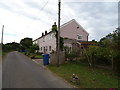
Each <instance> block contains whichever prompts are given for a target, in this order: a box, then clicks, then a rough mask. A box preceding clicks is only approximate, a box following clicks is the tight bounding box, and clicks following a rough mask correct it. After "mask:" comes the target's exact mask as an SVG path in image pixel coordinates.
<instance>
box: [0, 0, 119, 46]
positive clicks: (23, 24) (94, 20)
mask: <svg viewBox="0 0 120 90" xmlns="http://www.w3.org/2000/svg"><path fill="white" fill-rule="evenodd" d="M72 19H75V20H76V21H77V22H78V23H79V24H80V25H81V26H82V27H83V28H84V29H85V30H86V31H87V32H88V33H89V41H91V40H93V39H95V40H97V41H99V40H100V39H101V38H102V37H104V36H106V35H107V34H109V33H112V31H113V30H115V28H117V27H118V0H61V25H62V24H64V23H66V22H68V21H70V20H72ZM54 22H58V0H0V30H1V31H0V37H1V36H2V34H1V33H2V26H3V25H4V35H3V37H4V38H3V43H4V44H5V43H11V42H18V43H19V42H20V40H21V39H23V38H25V37H30V38H33V40H35V39H37V38H38V37H40V36H41V35H42V32H45V30H47V31H48V32H49V31H50V29H51V27H52V25H53V24H54Z"/></svg>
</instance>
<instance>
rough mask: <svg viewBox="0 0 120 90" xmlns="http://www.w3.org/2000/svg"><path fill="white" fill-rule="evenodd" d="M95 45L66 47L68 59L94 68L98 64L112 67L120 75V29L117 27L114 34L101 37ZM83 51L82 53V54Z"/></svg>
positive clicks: (114, 72)
mask: <svg viewBox="0 0 120 90" xmlns="http://www.w3.org/2000/svg"><path fill="white" fill-rule="evenodd" d="M94 42H95V43H96V44H95V45H92V46H88V48H85V47H83V49H82V50H80V51H79V50H77V49H76V50H74V51H73V50H72V51H71V50H70V49H69V47H64V50H65V55H66V59H69V60H70V61H73V60H75V59H77V60H79V61H81V62H82V63H86V64H89V65H90V66H91V67H92V68H94V67H95V66H96V65H99V66H105V67H109V68H111V69H112V71H113V74H117V75H120V67H119V64H120V29H119V28H117V29H116V30H115V31H114V32H113V33H112V34H111V33H110V34H108V35H107V36H105V37H103V38H101V39H100V41H99V42H96V41H95V40H94ZM81 53H82V55H80V54H81Z"/></svg>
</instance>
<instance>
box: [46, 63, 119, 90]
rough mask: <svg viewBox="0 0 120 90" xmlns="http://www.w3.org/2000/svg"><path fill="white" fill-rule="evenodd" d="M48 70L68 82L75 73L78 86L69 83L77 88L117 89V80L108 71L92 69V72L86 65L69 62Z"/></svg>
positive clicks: (50, 67)
mask: <svg viewBox="0 0 120 90" xmlns="http://www.w3.org/2000/svg"><path fill="white" fill-rule="evenodd" d="M48 68H49V69H50V70H51V71H53V72H54V73H56V74H57V75H58V76H60V77H62V78H64V79H65V80H67V81H68V82H70V80H71V76H72V74H73V73H75V74H76V75H77V76H78V77H79V79H80V84H79V85H77V84H75V83H72V82H70V83H71V84H73V85H75V86H77V87H79V88H118V80H117V78H116V76H112V75H110V73H111V72H110V71H109V70H104V69H94V72H93V71H92V69H91V68H89V66H87V65H82V64H75V63H70V62H67V63H66V64H63V65H60V66H59V67H56V66H52V65H49V66H48Z"/></svg>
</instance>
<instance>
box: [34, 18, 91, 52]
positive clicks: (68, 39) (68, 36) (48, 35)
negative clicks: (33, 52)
mask: <svg viewBox="0 0 120 90" xmlns="http://www.w3.org/2000/svg"><path fill="white" fill-rule="evenodd" d="M60 36H61V37H63V38H64V46H68V47H70V48H72V45H73V43H72V41H73V42H77V41H88V36H89V33H88V32H87V31H86V30H85V29H84V28H83V27H82V26H81V25H80V24H79V23H78V22H77V21H76V20H75V19H72V20H70V21H68V22H67V23H65V24H63V25H61V26H60ZM33 42H34V43H36V44H37V45H38V46H39V52H41V53H43V52H45V51H46V52H47V53H51V52H52V51H53V50H54V51H56V38H55V34H54V32H52V31H50V32H47V31H45V33H42V36H41V37H39V38H38V39H36V40H34V41H33Z"/></svg>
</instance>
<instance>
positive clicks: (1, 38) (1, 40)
mask: <svg viewBox="0 0 120 90" xmlns="http://www.w3.org/2000/svg"><path fill="white" fill-rule="evenodd" d="M3 32H4V25H3V27H2V37H1V44H3Z"/></svg>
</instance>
